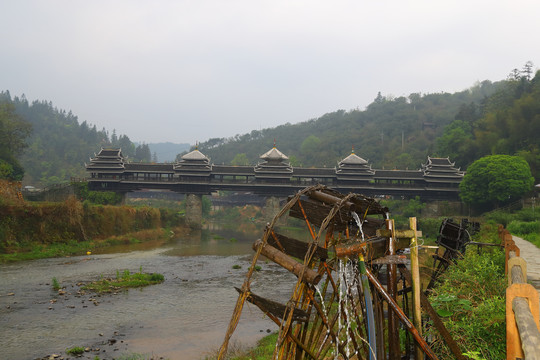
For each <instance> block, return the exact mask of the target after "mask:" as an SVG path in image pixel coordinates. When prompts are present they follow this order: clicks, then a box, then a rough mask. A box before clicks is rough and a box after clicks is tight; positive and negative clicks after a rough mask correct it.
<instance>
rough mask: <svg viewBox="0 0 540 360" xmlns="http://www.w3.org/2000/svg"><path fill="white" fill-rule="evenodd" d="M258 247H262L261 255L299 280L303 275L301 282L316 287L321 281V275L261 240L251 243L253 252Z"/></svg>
mask: <svg viewBox="0 0 540 360" xmlns="http://www.w3.org/2000/svg"><path fill="white" fill-rule="evenodd" d="M260 246H262V249H261V255H264V256H266V257H267V258H268V259H270V260H272V261H273V262H275V263H276V264H278V265H281V266H282V267H284V268H285V269H287V270H289V271H290V272H292V273H293V274H295V275H296V276H297V277H299V278H300V277H301V276H302V273H303V276H302V281H306V282H308V283H311V284H313V285H317V284H318V283H319V281H320V280H321V277H322V276H321V274H319V273H318V272H316V271H314V270H313V269H310V268H309V267H307V265H305V264H301V263H299V262H297V261H296V260H294V259H293V258H291V257H290V256H289V255H287V254H284V253H283V252H281V251H279V250H278V249H276V248H275V247H273V246H272V245H268V244H264V243H263V242H262V241H261V240H257V241H255V242H254V243H253V250H255V251H257V249H258V248H259V247H260Z"/></svg>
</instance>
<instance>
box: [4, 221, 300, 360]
mask: <svg viewBox="0 0 540 360" xmlns="http://www.w3.org/2000/svg"><path fill="white" fill-rule="evenodd" d="M260 235H261V232H257V233H256V234H255V233H242V232H234V231H231V230H224V229H213V230H211V231H210V230H203V231H199V232H193V233H192V234H190V235H188V236H184V237H180V238H173V239H172V240H171V241H170V242H168V243H167V244H165V245H161V246H157V245H153V244H152V243H147V244H139V245H132V246H122V247H117V248H114V249H108V252H109V253H105V254H91V255H88V256H77V257H69V258H54V259H44V260H34V261H25V262H18V263H14V264H4V265H0V349H2V350H1V355H0V358H2V359H36V358H43V357H45V356H48V355H50V354H60V355H61V356H64V357H66V354H65V350H66V348H71V347H74V346H81V347H88V348H90V350H91V351H90V352H87V353H85V355H84V358H88V359H94V358H95V357H96V356H98V357H99V358H100V359H112V358H118V357H120V356H121V355H122V354H130V353H139V354H145V355H146V356H150V355H154V356H158V358H159V357H163V358H168V359H202V358H204V357H205V355H207V354H209V353H211V352H212V351H215V350H216V349H217V348H219V346H220V344H221V342H222V341H223V337H224V335H225V332H226V330H227V326H228V323H229V320H230V318H231V315H232V311H233V309H234V306H235V303H236V299H237V297H238V294H237V292H236V290H235V289H234V286H237V287H240V286H241V285H242V282H243V280H244V277H245V274H246V272H247V269H248V267H249V266H250V263H251V259H252V255H253V251H252V250H251V244H252V243H253V241H254V239H255V238H256V237H257V236H259V237H260ZM234 265H240V266H241V269H234V268H233V266H234ZM259 265H261V267H262V269H261V271H258V272H256V273H255V275H254V280H253V282H256V283H257V291H258V293H259V294H260V295H262V296H267V297H269V298H272V299H274V300H278V301H286V300H287V299H288V298H289V297H290V292H291V288H292V286H293V285H294V283H295V282H296V278H295V277H294V276H293V275H291V274H290V273H289V272H287V271H284V270H283V269H281V268H280V267H279V266H277V265H275V264H274V263H272V262H268V263H266V262H264V261H259ZM125 269H128V270H130V271H132V272H136V271H139V270H140V269H142V270H143V272H157V273H161V274H163V275H164V276H165V281H164V282H163V283H162V284H159V285H153V286H149V287H146V288H141V289H129V290H128V291H123V292H119V293H117V294H106V295H102V296H96V295H95V294H89V293H87V294H84V295H81V294H78V292H77V291H78V289H79V286H78V285H77V284H79V283H81V282H89V281H92V280H97V279H99V278H100V277H101V276H104V277H115V276H116V272H117V270H118V271H120V272H122V271H123V270H125ZM53 277H54V278H56V279H57V280H58V282H59V283H60V284H61V285H62V286H65V292H66V294H65V295H60V294H59V293H58V292H57V291H54V290H53V289H52V285H51V282H52V278H53ZM274 330H277V327H276V326H275V325H274V323H272V322H271V321H270V320H268V319H267V318H266V317H264V316H263V315H262V313H261V312H260V311H259V310H258V309H257V308H255V307H254V306H252V305H251V304H248V305H247V307H246V308H244V311H243V313H242V318H241V320H240V324H239V325H238V328H237V330H236V332H235V334H234V336H233V340H232V341H233V342H237V343H241V344H242V345H244V346H251V345H254V343H255V342H256V341H257V340H258V339H260V338H261V337H262V336H264V335H266V333H267V332H268V331H274Z"/></svg>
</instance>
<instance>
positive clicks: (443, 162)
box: [422, 156, 465, 183]
mask: <svg viewBox="0 0 540 360" xmlns="http://www.w3.org/2000/svg"><path fill="white" fill-rule="evenodd" d="M454 165H455V163H453V162H451V161H450V159H449V158H432V157H429V156H428V161H427V164H423V165H422V170H423V172H424V179H425V180H426V181H428V182H455V183H459V182H460V181H461V180H462V179H463V176H464V175H465V173H464V172H463V171H460V169H459V168H456V167H455V166H454Z"/></svg>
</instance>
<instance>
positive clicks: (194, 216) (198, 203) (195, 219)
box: [186, 194, 202, 229]
mask: <svg viewBox="0 0 540 360" xmlns="http://www.w3.org/2000/svg"><path fill="white" fill-rule="evenodd" d="M186 225H187V226H189V227H190V228H192V229H200V228H201V227H202V195H196V194H187V195H186Z"/></svg>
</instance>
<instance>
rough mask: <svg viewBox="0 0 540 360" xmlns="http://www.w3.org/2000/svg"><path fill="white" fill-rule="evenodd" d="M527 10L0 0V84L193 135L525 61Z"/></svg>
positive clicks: (92, 119)
mask: <svg viewBox="0 0 540 360" xmlns="http://www.w3.org/2000/svg"><path fill="white" fill-rule="evenodd" d="M539 17H540V1H537V0H530V1H527V0H512V1H505V0H495V1H493V0H490V1H474V0H468V1H458V0H451V1H450V0H436V1H433V0H426V1H419V0H415V1H407V0H399V1H398V0H396V1H385V0H369V1H368V0H353V1H341V0H331V1H330V0H327V1H322V0H309V1H303V0H301V1H297V0H289V1H281V0H271V1H258V0H238V1H235V0H195V1H182V0H176V1H159V0H157V1H156V0H153V1H150V0H148V1H136V0H126V1H115V0H106V1H99V0H92V1H82V0H81V1H75V0H65V1H55V0H47V1H45V0H42V1H37V0H36V1H32V0H13V1H9V0H6V1H2V2H1V4H0V32H1V34H2V37H1V41H0V44H1V51H0V90H9V91H10V92H11V95H12V96H20V95H21V94H25V95H26V97H27V99H28V100H29V101H33V100H36V99H39V100H47V101H52V103H53V104H54V105H55V106H56V107H58V108H60V109H64V110H66V111H69V110H71V111H72V112H73V113H74V114H75V115H77V116H78V117H79V121H80V122H82V121H85V120H86V121H87V122H88V123H90V124H95V125H97V126H98V128H102V127H105V128H106V129H107V130H109V131H111V132H112V130H113V129H116V131H117V133H118V134H126V135H128V136H129V137H130V138H131V140H132V141H139V142H142V141H144V142H147V143H148V142H160V141H171V142H188V143H191V144H194V143H195V141H205V140H207V139H208V138H212V137H229V136H234V135H235V134H244V133H247V132H250V131H251V130H254V129H256V130H259V129H262V128H268V127H275V126H277V125H281V124H285V123H287V122H289V123H297V122H301V121H306V120H309V119H311V118H316V117H319V116H321V115H323V114H325V113H328V112H332V111H335V110H338V109H345V110H350V109H353V108H359V109H364V108H365V107H366V106H367V105H368V104H369V103H371V102H372V100H373V99H374V98H375V97H376V96H377V93H378V92H379V91H380V92H381V93H382V94H383V95H394V96H402V95H404V96H407V95H409V94H411V93H415V92H421V93H424V94H425V93H434V92H441V91H445V92H455V91H461V90H464V89H466V88H469V87H471V86H472V85H474V83H475V82H476V81H482V80H486V79H487V80H491V81H498V80H502V79H505V78H506V76H507V75H508V74H509V73H510V71H511V70H512V69H514V68H522V67H523V65H524V64H525V62H527V61H529V60H530V61H532V62H533V63H534V65H535V69H537V68H538V66H539V65H540V46H538V41H539V40H538V38H539V36H540V20H539Z"/></svg>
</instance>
